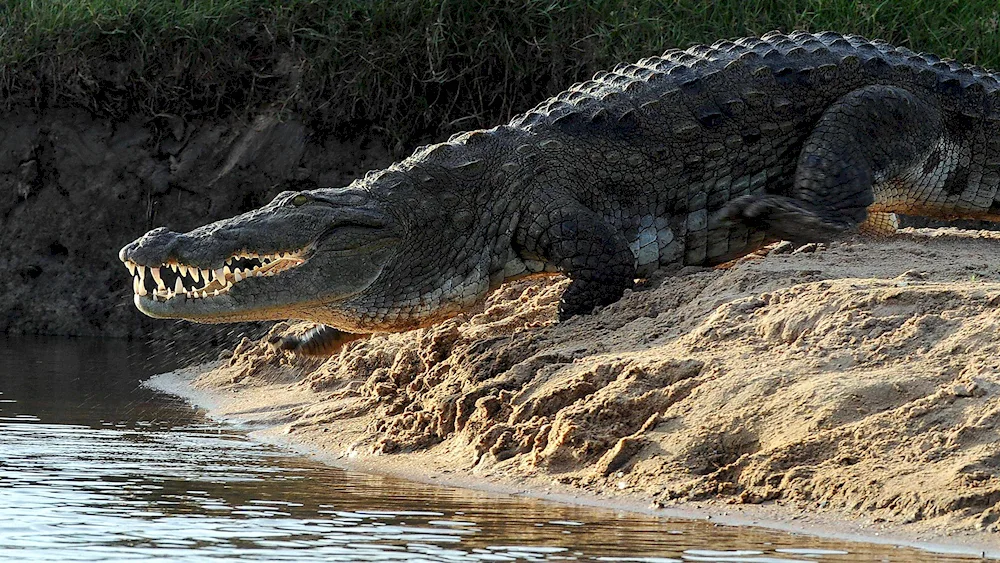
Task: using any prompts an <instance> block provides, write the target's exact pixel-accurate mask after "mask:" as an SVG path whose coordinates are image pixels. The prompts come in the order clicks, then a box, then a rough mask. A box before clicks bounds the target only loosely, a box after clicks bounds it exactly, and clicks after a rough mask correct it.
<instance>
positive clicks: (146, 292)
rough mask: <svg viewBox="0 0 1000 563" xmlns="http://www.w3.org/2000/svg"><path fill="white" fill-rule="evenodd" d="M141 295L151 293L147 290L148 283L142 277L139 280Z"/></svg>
mask: <svg viewBox="0 0 1000 563" xmlns="http://www.w3.org/2000/svg"><path fill="white" fill-rule="evenodd" d="M139 295H141V296H143V297H145V296H147V295H149V292H148V291H146V284H145V283H143V282H142V280H141V279H140V280H139Z"/></svg>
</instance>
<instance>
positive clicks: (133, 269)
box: [125, 262, 135, 276]
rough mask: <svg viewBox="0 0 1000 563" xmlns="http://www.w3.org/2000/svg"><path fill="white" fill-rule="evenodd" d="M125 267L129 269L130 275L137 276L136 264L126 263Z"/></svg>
mask: <svg viewBox="0 0 1000 563" xmlns="http://www.w3.org/2000/svg"><path fill="white" fill-rule="evenodd" d="M125 267H126V268H128V273H129V274H131V275H133V276H134V275H135V263H134V262H125Z"/></svg>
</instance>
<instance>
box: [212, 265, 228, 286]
mask: <svg viewBox="0 0 1000 563" xmlns="http://www.w3.org/2000/svg"><path fill="white" fill-rule="evenodd" d="M226 269H227V268H219V269H218V270H212V274H213V275H215V279H217V280H219V283H222V282H224V281H225V280H226V274H225V270H226Z"/></svg>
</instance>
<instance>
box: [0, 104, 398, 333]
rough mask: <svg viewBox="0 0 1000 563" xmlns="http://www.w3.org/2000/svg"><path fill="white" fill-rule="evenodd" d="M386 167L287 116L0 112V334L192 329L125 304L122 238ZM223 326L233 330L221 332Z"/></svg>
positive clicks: (381, 154)
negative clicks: (117, 118) (122, 117)
mask: <svg viewBox="0 0 1000 563" xmlns="http://www.w3.org/2000/svg"><path fill="white" fill-rule="evenodd" d="M390 161H391V157H390V155H389V151H388V150H386V149H385V148H384V147H383V146H382V145H380V144H379V143H378V142H377V141H376V140H374V139H372V138H368V137H354V138H351V139H350V140H346V141H344V140H337V139H336V138H335V136H334V135H332V134H328V135H323V134H320V133H319V132H316V131H312V130H310V129H309V128H307V127H305V126H304V125H302V124H301V123H299V122H297V121H295V120H280V119H277V118H275V117H273V116H267V115H263V116H260V117H257V118H252V119H250V120H248V121H243V120H236V119H233V120H228V121H226V120H209V121H196V120H184V119H181V118H178V117H176V116H168V115H162V116H159V117H157V118H155V119H151V120H138V119H136V120H135V121H132V122H112V121H108V120H106V119H101V118H98V117H95V116H94V115H92V114H91V113H90V112H88V111H86V110H81V109H51V110H45V111H29V110H24V111H20V112H13V113H10V114H6V115H4V118H3V119H2V120H0V249H3V251H2V252H0V271H2V272H4V274H3V275H0V332H10V333H29V334H31V333H41V334H71V335H103V336H140V335H142V336H147V335H151V334H152V335H159V336H168V335H169V336H171V337H173V338H191V337H200V336H203V335H206V334H212V333H213V332H216V331H217V330H218V329H206V328H205V327H203V326H196V325H191V324H189V323H183V324H182V325H180V326H178V324H177V323H164V322H162V321H154V320H152V319H148V318H145V317H143V315H142V314H140V313H139V312H138V311H137V310H136V309H135V307H133V306H132V303H131V301H132V296H131V294H132V290H131V287H129V286H130V279H129V276H128V272H126V271H125V269H124V268H123V267H122V265H121V263H120V262H119V261H118V257H117V252H118V249H119V248H121V247H122V246H123V245H124V244H126V243H128V242H129V241H131V240H132V239H134V238H135V237H137V236H140V235H142V234H143V233H144V232H146V231H147V230H148V229H151V228H154V227H160V226H165V227H168V228H170V229H173V230H189V229H192V228H195V227H197V226H200V225H204V224H205V223H208V222H211V221H215V220H218V219H223V218H225V217H230V216H232V215H235V214H237V213H242V212H244V211H248V210H250V209H254V208H256V207H259V206H260V205H263V204H264V203H266V202H267V201H269V200H270V199H271V198H273V197H274V195H276V194H277V193H278V192H280V191H282V190H283V189H297V188H313V187H318V186H342V185H346V184H348V183H350V181H351V180H353V179H354V178H355V177H357V176H360V175H363V174H364V172H365V171H367V170H369V169H372V168H381V167H384V166H385V165H387V164H388V163H389V162H390ZM221 330H222V331H229V330H232V327H227V328H223V329H221Z"/></svg>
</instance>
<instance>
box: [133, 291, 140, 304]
mask: <svg viewBox="0 0 1000 563" xmlns="http://www.w3.org/2000/svg"><path fill="white" fill-rule="evenodd" d="M132 303H135V306H136V307H138V306H139V294H138V293H136V294H135V295H133V296H132Z"/></svg>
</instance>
